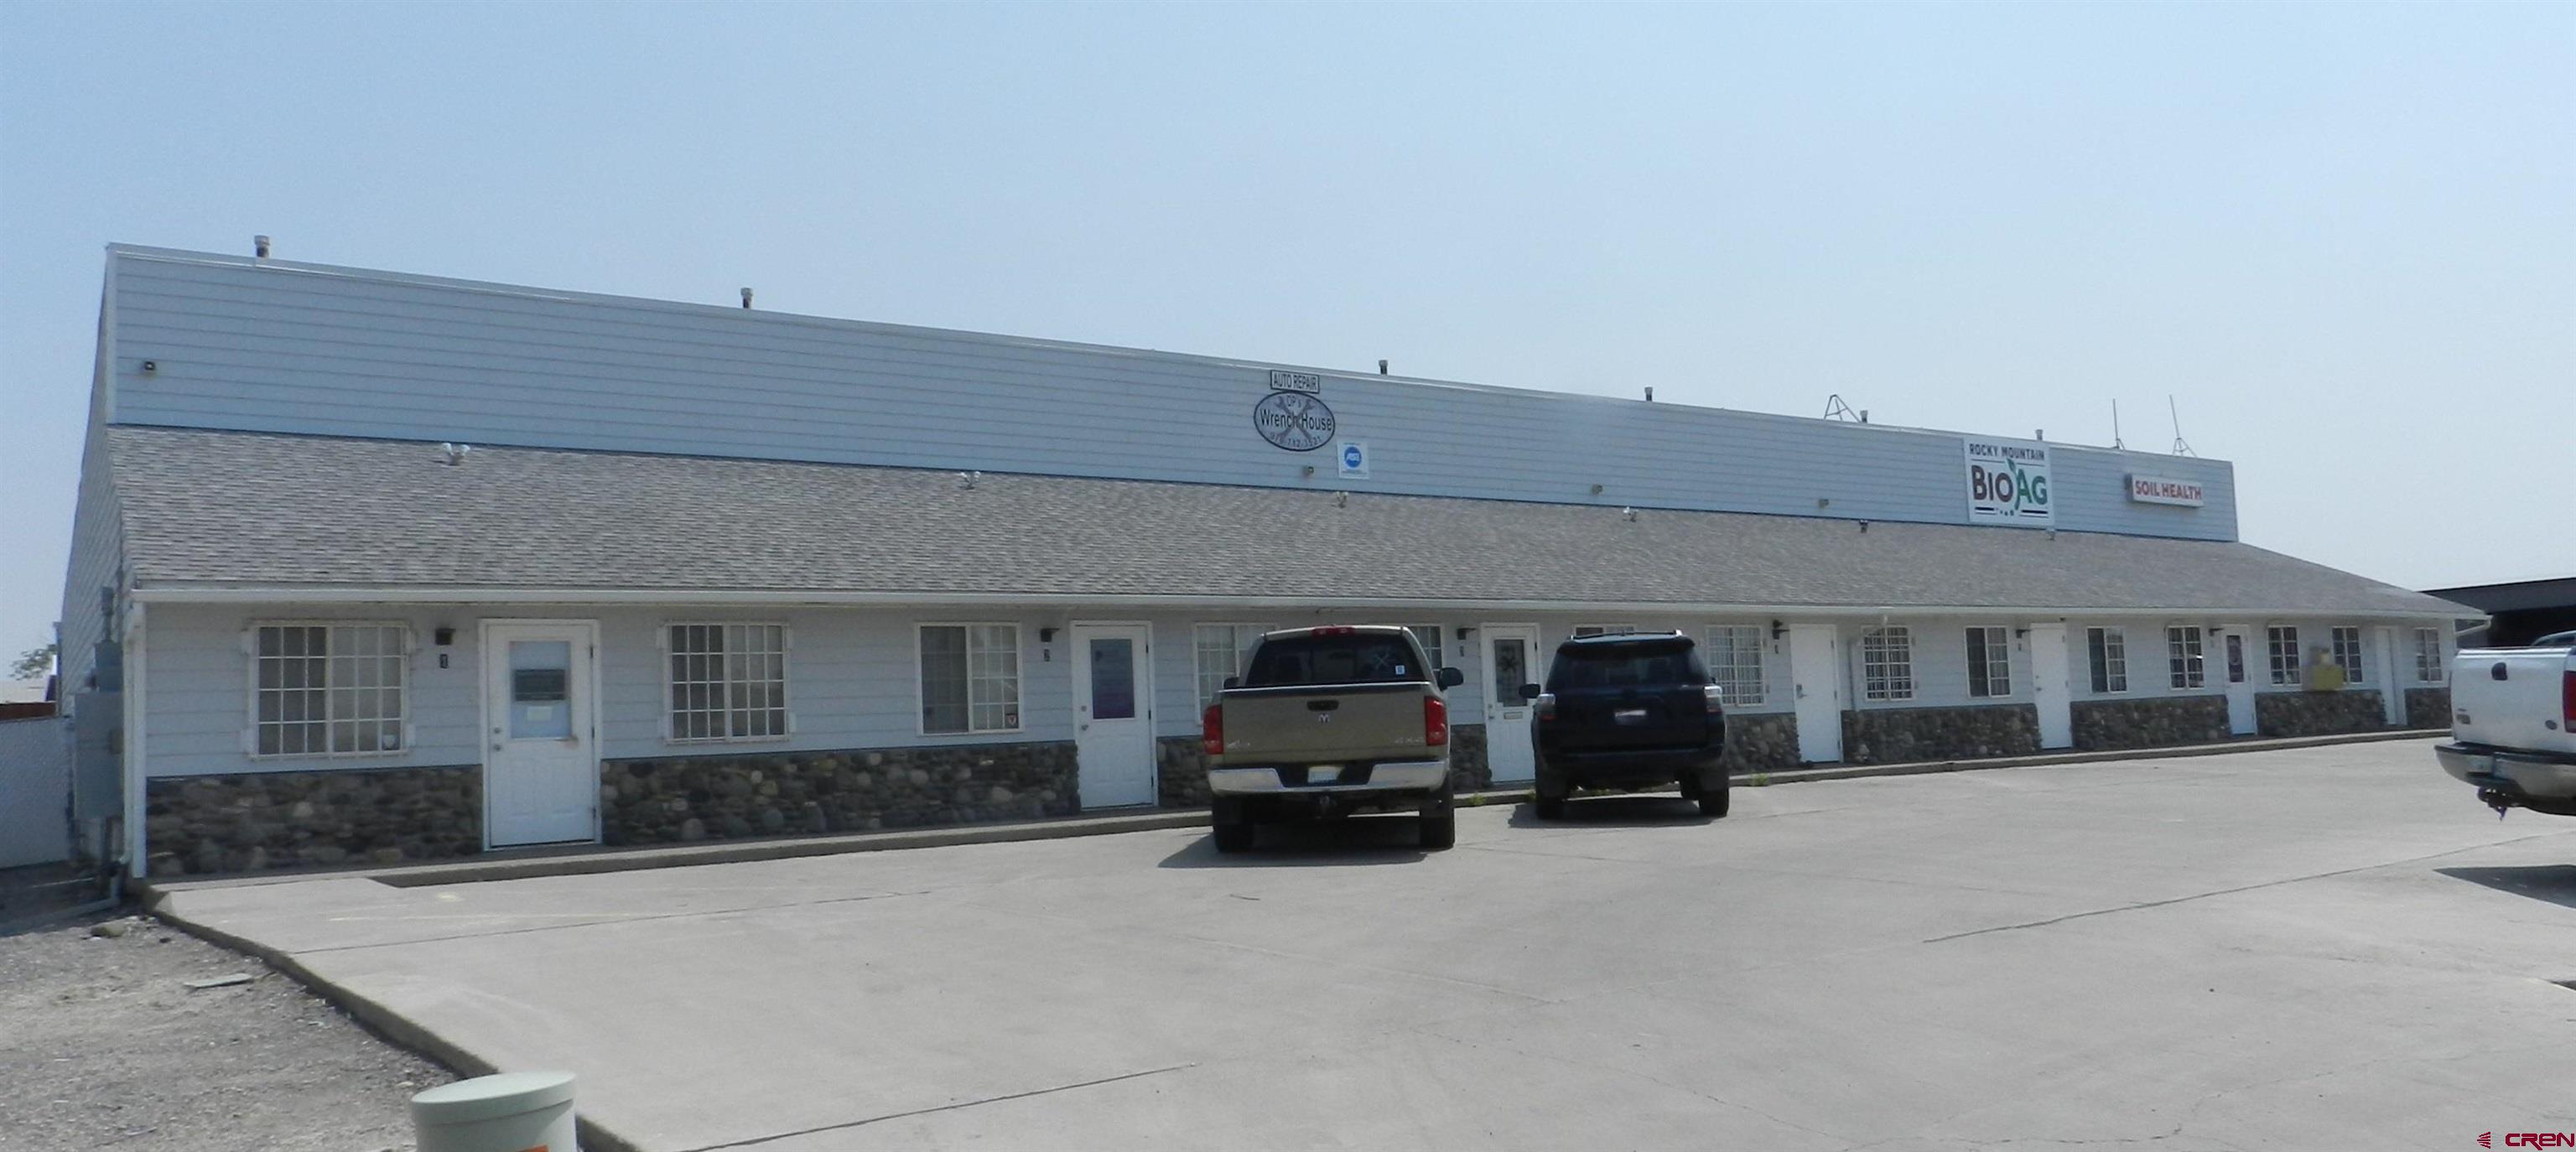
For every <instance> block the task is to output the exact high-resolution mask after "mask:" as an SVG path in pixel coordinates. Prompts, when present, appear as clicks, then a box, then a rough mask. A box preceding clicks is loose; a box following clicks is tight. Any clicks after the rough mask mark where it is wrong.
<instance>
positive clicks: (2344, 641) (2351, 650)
mask: <svg viewBox="0 0 2576 1152" xmlns="http://www.w3.org/2000/svg"><path fill="white" fill-rule="evenodd" d="M2333 639H2334V662H2335V663H2336V664H2338V665H2340V666H2341V667H2342V668H2343V678H2344V682H2345V683H2347V684H2366V683H2368V682H2369V681H2370V675H2369V673H2367V672H2364V671H2363V669H2364V668H2366V667H2368V665H2367V664H2365V663H2364V662H2363V660H2362V658H2361V629H2359V628H2337V629H2335V630H2334V637H2333Z"/></svg>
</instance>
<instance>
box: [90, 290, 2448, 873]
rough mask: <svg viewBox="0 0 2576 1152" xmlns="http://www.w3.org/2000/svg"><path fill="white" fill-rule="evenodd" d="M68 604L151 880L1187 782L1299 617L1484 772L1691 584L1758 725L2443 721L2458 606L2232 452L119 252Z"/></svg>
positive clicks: (1072, 801)
mask: <svg viewBox="0 0 2576 1152" xmlns="http://www.w3.org/2000/svg"><path fill="white" fill-rule="evenodd" d="M88 436H89V439H88V446H87V456H86V462H85V464H84V468H83V473H82V480H81V492H80V502H79V508H78V514H77V524H76V527H75V539H74V546H73V554H72V559H71V563H70V568H69V573H68V575H67V578H66V580H65V588H64V594H63V611H62V623H61V634H62V641H63V648H62V652H63V657H62V667H63V675H64V681H63V682H64V684H65V685H66V692H65V695H66V697H67V698H68V700H69V708H70V709H71V710H72V712H73V713H74V719H75V721H76V722H77V726H78V727H79V728H80V729H81V730H82V731H84V732H88V733H98V734H104V736H102V737H101V738H94V739H85V740H84V741H83V742H82V752H81V755H82V757H83V758H84V760H85V762H86V764H85V767H84V768H83V770H82V772H81V774H80V778H81V779H83V780H105V781H109V782H111V784H112V786H113V787H114V788H115V789H116V790H117V795H116V798H115V803H114V805H113V806H112V815H113V817H114V819H112V820H110V821H107V822H105V823H104V824H103V828H104V830H105V832H106V834H105V835H103V836H102V837H101V838H100V839H101V840H102V842H104V843H106V844H109V845H111V846H112V849H111V850H112V851H113V852H115V853H117V854H120V855H122V856H123V858H124V859H125V861H126V863H127V866H128V867H129V868H130V869H131V870H132V871H133V872H135V873H138V874H144V873H148V874H156V875H157V874H165V873H176V872H185V873H200V872H223V871H241V870H251V869H261V868H277V867H288V866H303V865H313V864H333V863H340V862H357V861H369V860H372V861H395V860H414V859H426V858H435V857H445V856H455V855H459V854H466V853H474V852H480V851H486V850H492V849H501V848H509V847H514V846H522V845H539V844H562V843H587V842H594V841H602V842H606V843H609V844H633V843H642V842H659V841H667V840H696V839H704V838H721V837H741V836H760V835H776V834H788V833H796V832H822V831H841V830H849V829H866V828H879V827H897V826H908V825H927V824H939V823H952V822H965V821H985V820H1006V819H1023V818H1030V817H1038V816H1051V815H1065V814H1071V813H1077V812H1084V811H1095V810H1101V809H1118V808H1128V807H1136V806H1151V805H1172V806H1183V805H1193V804H1199V803H1202V802H1204V799H1205V791H1204V784H1205V774H1204V769H1203V767H1202V765H1201V763H1200V760H1199V753H1198V741H1197V738H1196V736H1197V731H1198V723H1199V713H1200V709H1201V707H1202V705H1203V704H1204V703H1205V701H1206V700H1207V699H1208V697H1209V695H1210V694H1211V693H1212V692H1213V691H1214V690H1215V689H1216V687H1217V686H1218V685H1220V684H1221V683H1222V682H1223V680H1224V679H1225V678H1226V677H1227V676H1230V675H1233V674H1235V673H1236V672H1237V671H1238V670H1239V665H1240V662H1241V659H1242V656H1243V654H1244V652H1245V650H1246V648H1247V646H1248V645H1249V644H1250V643H1251V641H1252V639H1253V637H1255V636H1257V635H1258V634H1260V633H1261V632H1262V631H1263V630H1265V629H1269V628H1275V627H1285V626H1290V625H1301V624H1311V623H1318V622H1383V623H1400V624H1408V625H1412V626H1414V627H1416V628H1418V629H1419V630H1420V634H1421V636H1422V638H1423V639H1424V641H1425V642H1426V647H1427V648H1428V649H1430V650H1432V651H1435V652H1436V653H1437V654H1438V658H1439V659H1440V660H1442V661H1444V662H1446V663H1448V664H1452V665H1455V666H1457V667H1459V668H1460V669H1461V670H1462V671H1463V672H1464V673H1465V675H1466V683H1465V685H1464V686H1463V687H1460V688H1458V689H1454V690H1452V692H1451V693H1450V698H1451V713H1450V714H1451V716H1452V717H1453V718H1454V719H1455V721H1456V727H1455V733H1456V736H1455V739H1456V746H1455V747H1456V761H1457V763H1458V765H1459V767H1460V770H1461V774H1462V780H1461V782H1462V784H1464V785H1467V786H1476V785H1481V784H1485V783H1488V782H1493V783H1508V782H1513V781H1521V780H1527V779H1529V777H1530V774H1531V751H1530V743H1529V736H1528V728H1527V721H1528V714H1527V712H1526V710H1525V707H1524V705H1523V704H1522V702H1521V700H1520V697H1519V695H1518V691H1517V689H1518V687H1519V685H1521V684H1523V683H1525V682H1529V681H1534V680H1537V679H1539V678H1540V677H1541V676H1542V675H1543V672H1544V668H1545V665H1546V662H1547V660H1548V654H1549V653H1550V652H1551V651H1552V649H1553V647H1554V646H1555V645H1556V644H1557V643H1558V642H1559V641H1561V640H1563V639H1565V638H1567V637H1569V636H1575V635H1582V634H1584V633H1586V632H1587V631H1591V630H1621V629H1680V630H1683V631H1685V632H1688V633H1689V634H1690V635H1692V636H1693V637H1695V638H1697V639H1698V640H1699V642H1700V643H1701V644H1702V645H1703V646H1704V650H1705V652H1706V653H1707V656H1708V659H1709V662H1710V664H1711V666H1712V668H1713V669H1714V670H1715V672H1716V674H1717V675H1718V677H1719V678H1720V679H1721V680H1722V681H1723V683H1724V686H1725V689H1726V693H1727V700H1728V703H1729V707H1730V712H1731V716H1730V721H1729V731H1730V736H1731V746H1732V754H1733V755H1734V756H1735V757H1736V758H1737V759H1738V760H1739V761H1740V762H1741V763H1742V764H1743V765H1745V766H1746V767H1748V768H1765V767H1769V768H1782V767H1789V766H1793V765H1797V764H1801V763H1825V762H1837V761H1839V762H1886V761H1903V760H1920V759H1933V758H1954V757H1974V756H1996V755H2007V754H2015V753H2028V752H2034V751H2038V750H2041V749H2050V748H2120V747H2141V746H2154V745H2162V744H2179V743H2186V742H2197V741H2206V740H2214V739H2224V738H2226V737H2228V736H2230V735H2248V734H2254V733H2263V734H2274V735H2287V734H2307V733H2324V732H2345V731H2355V730H2364V729H2378V728H2384V727H2390V726H2401V725H2402V726H2413V727H2433V726H2438V725H2439V724H2440V723H2442V722H2443V718H2444V717H2446V716H2447V714H2448V693H2447V691H2446V689H2445V686H2444V684H2443V670H2444V668H2445V666H2446V656H2447V654H2448V649H2449V646H2450V643H2451V635H2452V622H2453V620H2454V619H2455V618H2457V617H2461V616H2464V615H2467V616H2473V615H2475V614H2476V613H2475V612H2474V611H2471V610H2469V609H2465V608H2463V607H2461V606H2460V605H2457V604H2453V603H2448V602H2445V601H2442V600H2439V599H2436V598H2433V597H2429V596H2425V595H2421V594H2419V593H2415V592H2410V591H2407V590H2405V589H2401V588H2396V587H2392V586H2389V585H2386V584H2382V583H2379V582H2376V581H2372V580H2368V579H2364V578H2362V577H2359V576H2355V575H2351V574H2349V573H2345V572H2340V571H2336V570H2333V569H2330V568H2325V567H2322V566H2319V565H2316V564H2310V563H2307V562H2304V561H2301V560H2297V559H2293V558H2291V557H2288V556H2283V555H2279V554H2277V553H2273V552H2268V551H2265V550H2263V549H2261V548H2256V547H2253V546H2251V545H2248V544H2245V543H2242V542H2240V541H2239V540H2238V539H2237V528H2236V492H2235V486H2234V474H2233V470H2232V469H2231V468H2230V467H2229V466H2228V465H2227V464H2225V463H2223V462H2220V461H2216V460H2206V459H2199V458H2195V457H2188V456H2168V455H2157V454H2145V453H2138V452H2128V451H2117V450H2111V449H2104V448H2093V447H2079V446H2074V445H2068V444H2063V443H2054V442H2045V441H2042V440H2038V439H2023V438H2017V437H2007V436H1983V435H1963V434H1959V433H1951V432H1935V431H1925V430H1920V429H1912V428H1897V427H1887V426H1881V425H1872V424H1867V423H1854V422H1847V421H1831V420H1813V419H1797V418H1790V417H1783V416H1775V415H1765V414H1761V413H1754V412H1741V411H1733V410H1727V409H1719V408H1703V407H1692V406H1686V405H1680V404H1671V403H1654V402H1651V401H1650V400H1625V399H1611V398H1604V397H1598V396H1582V395H1568V394H1557V393H1548V392H1538V391H1529V390H1521V389H1511V388H1498V387H1486V386H1479V385H1470V384H1458V383H1449V382H1442V381H1434V380H1421V379H1409V378H1404V377H1394V376H1387V375H1384V374H1382V373H1365V372H1363V373H1346V372H1337V371H1331V370H1325V369H1317V368H1309V367H1294V366H1282V365H1273V364H1263V363H1251V362H1245V361H1239V360H1229V359H1223V358H1218V357H1209V356H1192V355H1177V354H1172V353H1165V352H1153V351H1143V350H1138V349H1129V348H1112V347H1100V346H1094V345H1085V344H1075V343H1067V342H1063V341H1055V340H1037V339H1025V338H1019V337H1006V336H992V335H983V334H977V333H969V332H955V331H942V330H933V329H924V328H915V327H904V326H897V325H889V324H874V323H860V322H853V321H844V320H830V319H820V318H815V317H808V316H795V315H786V314H779V313H772V312H766V311H757V310H751V309H749V308H747V307H746V308H734V307H711V306H704V305H697V304H685V303H672V302H665V301H653V300H639V299H628V298H620V297H611V296H599V295H591V294H587V293H579V292H565V291H555V290H550V289H538V288H524V287H513V286H508V285H500V284H487V283H475V282H466V281H458V280H449V279H441V278H435V277H429V276H419V275H408V274H401V273H393V272H378V271H366V270H359V269H351V268H337V267H327V266H320V265H313V264H301V263H290V262H287V261H282V260H272V259H264V258H239V257H231V256H221V255H209V254H205V253H196V252H179V251H168V250H160V249H149V248H137V247H126V246H116V247H112V248H110V249H109V252H108V258H107V269H106V282H105V292H104V297H103V303H102V305H101V308H100V316H99V331H98V358H97V370H96V377H95V380H94V382H93V386H92V408H91V421H90V428H89V433H88Z"/></svg>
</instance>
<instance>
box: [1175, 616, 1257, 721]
mask: <svg viewBox="0 0 2576 1152" xmlns="http://www.w3.org/2000/svg"><path fill="white" fill-rule="evenodd" d="M1269 630H1270V626H1269V625H1267V624H1201V625H1198V626H1197V627H1195V628H1193V629H1191V636H1190V647H1191V649H1192V651H1193V652H1194V653H1195V658H1196V660H1197V664H1198V683H1199V703H1200V704H1201V705H1202V706H1204V705H1207V704H1212V703H1215V702H1216V694H1217V693H1218V692H1219V691H1222V690H1223V689H1224V688H1225V681H1226V678H1227V677H1229V676H1241V675H1243V670H1244V669H1245V668H1246V667H1248V666H1249V665H1250V664H1251V662H1252V646H1253V645H1254V644H1257V643H1259V642H1260V641H1261V634H1262V633H1264V632H1268V631H1269Z"/></svg>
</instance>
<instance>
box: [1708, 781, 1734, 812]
mask: <svg viewBox="0 0 2576 1152" xmlns="http://www.w3.org/2000/svg"><path fill="white" fill-rule="evenodd" d="M1732 791H1734V789H1732V788H1729V787H1727V786H1726V785H1724V784H1720V785H1718V786H1717V787H1715V788H1701V789H1700V790H1699V814H1700V815H1702V816H1706V817H1708V818H1709V819H1711V820H1715V819H1717V818H1719V817H1721V816H1724V815H1726V806H1727V805H1726V800H1727V794H1728V793H1729V792H1732Z"/></svg>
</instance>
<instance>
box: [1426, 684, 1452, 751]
mask: <svg viewBox="0 0 2576 1152" xmlns="http://www.w3.org/2000/svg"><path fill="white" fill-rule="evenodd" d="M1448 742H1449V702H1448V701H1446V700H1443V699H1441V698H1439V697H1437V696H1425V697H1423V698H1422V746H1423V747H1425V748H1438V747H1440V746H1441V745H1443V744H1447V743H1448Z"/></svg>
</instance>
